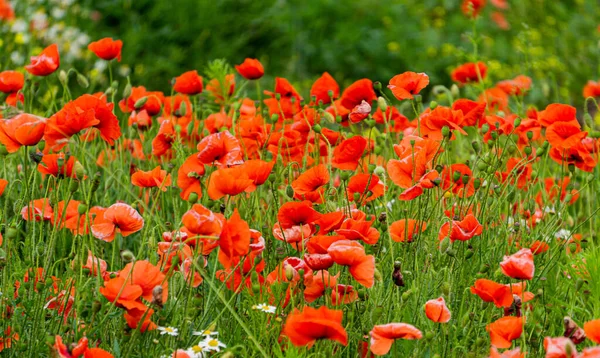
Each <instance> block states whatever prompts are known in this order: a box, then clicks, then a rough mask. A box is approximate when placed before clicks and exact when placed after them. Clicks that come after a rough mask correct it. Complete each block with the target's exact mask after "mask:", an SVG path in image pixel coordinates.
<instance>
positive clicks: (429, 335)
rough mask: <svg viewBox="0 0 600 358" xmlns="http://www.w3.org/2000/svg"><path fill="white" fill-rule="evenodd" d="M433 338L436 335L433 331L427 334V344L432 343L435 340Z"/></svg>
mask: <svg viewBox="0 0 600 358" xmlns="http://www.w3.org/2000/svg"><path fill="white" fill-rule="evenodd" d="M433 337H435V334H434V333H433V332H432V331H427V332H425V340H426V341H427V342H430V341H431V340H432V339H433Z"/></svg>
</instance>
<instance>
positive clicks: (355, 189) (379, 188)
mask: <svg viewBox="0 0 600 358" xmlns="http://www.w3.org/2000/svg"><path fill="white" fill-rule="evenodd" d="M384 190H385V186H384V185H383V182H382V181H381V180H380V179H379V177H378V176H377V175H375V174H356V175H354V176H353V177H352V178H350V180H349V181H348V190H347V192H348V198H349V199H350V201H355V200H354V196H355V194H358V195H359V199H358V200H356V201H357V204H361V205H362V204H364V203H368V202H370V201H373V200H375V199H377V198H379V197H381V196H383V192H384Z"/></svg>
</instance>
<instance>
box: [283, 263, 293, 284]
mask: <svg viewBox="0 0 600 358" xmlns="http://www.w3.org/2000/svg"><path fill="white" fill-rule="evenodd" d="M284 270H285V278H286V279H287V280H288V281H291V280H293V279H294V268H293V267H292V266H289V265H285V269H284Z"/></svg>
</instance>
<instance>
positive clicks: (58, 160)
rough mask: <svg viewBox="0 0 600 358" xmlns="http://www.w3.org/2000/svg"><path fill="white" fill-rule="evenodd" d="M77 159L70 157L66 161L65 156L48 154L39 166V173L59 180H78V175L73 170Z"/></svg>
mask: <svg viewBox="0 0 600 358" xmlns="http://www.w3.org/2000/svg"><path fill="white" fill-rule="evenodd" d="M77 162H78V161H77V158H75V157H72V156H71V157H69V159H68V160H67V161H65V155H64V154H63V153H59V154H46V155H44V156H43V157H42V161H41V162H40V164H38V167H37V169H38V171H39V172H40V173H42V174H45V175H52V176H54V177H57V178H76V177H77V173H76V172H75V170H73V168H74V166H75V163H77Z"/></svg>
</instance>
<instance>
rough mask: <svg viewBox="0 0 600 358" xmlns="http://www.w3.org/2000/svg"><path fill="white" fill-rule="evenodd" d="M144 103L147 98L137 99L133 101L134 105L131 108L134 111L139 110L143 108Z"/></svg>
mask: <svg viewBox="0 0 600 358" xmlns="http://www.w3.org/2000/svg"><path fill="white" fill-rule="evenodd" d="M146 102H148V97H147V96H144V97H142V98H140V99H138V100H137V101H135V104H134V105H133V107H134V108H135V109H140V108H142V107H144V105H145V104H146Z"/></svg>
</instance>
